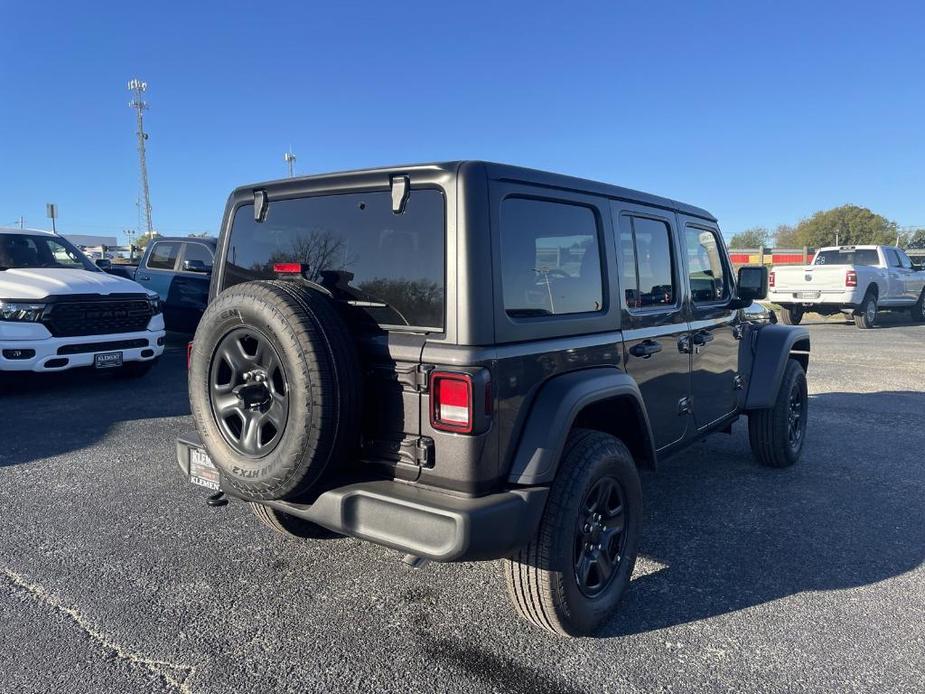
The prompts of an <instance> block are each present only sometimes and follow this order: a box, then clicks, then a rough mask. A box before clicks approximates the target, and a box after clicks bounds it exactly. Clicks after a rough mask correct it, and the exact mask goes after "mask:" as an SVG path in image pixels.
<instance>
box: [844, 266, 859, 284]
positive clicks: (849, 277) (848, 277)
mask: <svg viewBox="0 0 925 694" xmlns="http://www.w3.org/2000/svg"><path fill="white" fill-rule="evenodd" d="M845 286H846V287H857V286H858V273H856V272H855V271H854V270H848V272H846V273H845Z"/></svg>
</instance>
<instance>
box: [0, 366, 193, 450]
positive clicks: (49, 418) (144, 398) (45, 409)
mask: <svg viewBox="0 0 925 694" xmlns="http://www.w3.org/2000/svg"><path fill="white" fill-rule="evenodd" d="M0 408H2V410H3V418H4V429H5V433H4V434H3V439H2V440H3V446H2V448H0V467H5V466H9V465H19V464H22V463H28V462H31V461H34V460H39V459H42V458H48V457H51V456H55V455H61V454H63V453H68V452H70V451H74V450H80V449H82V448H86V447H87V446H91V445H93V444H95V443H97V442H98V441H100V440H101V439H102V438H103V437H104V436H105V435H106V433H107V432H108V431H109V429H110V428H111V427H112V426H113V425H114V424H117V423H119V422H127V421H133V420H146V419H157V418H162V417H180V416H184V415H188V414H189V412H190V410H189V399H188V397H187V393H186V353H185V351H181V350H172V351H167V352H165V353H164V356H163V357H161V360H160V363H158V364H157V366H155V367H154V368H153V369H152V370H151V371H150V372H149V373H148V374H147V375H145V376H143V377H141V378H135V379H122V378H117V377H115V376H114V374H112V373H106V372H102V371H94V370H92V369H74V370H73V371H64V372H61V373H55V374H31V373H30V374H23V375H18V376H16V377H15V378H14V379H12V380H11V381H10V382H9V383H5V384H4V385H3V386H2V390H0Z"/></svg>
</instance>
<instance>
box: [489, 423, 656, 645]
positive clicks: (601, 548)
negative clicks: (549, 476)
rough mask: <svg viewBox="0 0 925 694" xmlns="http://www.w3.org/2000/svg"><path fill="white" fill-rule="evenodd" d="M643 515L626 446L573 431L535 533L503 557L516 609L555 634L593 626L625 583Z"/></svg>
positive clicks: (610, 607)
mask: <svg viewBox="0 0 925 694" xmlns="http://www.w3.org/2000/svg"><path fill="white" fill-rule="evenodd" d="M641 521H642V490H641V487H640V484H639V475H638V473H637V471H636V465H635V463H634V462H633V457H632V455H631V454H630V452H629V450H628V449H627V448H626V446H625V445H624V444H623V443H622V442H621V441H620V440H619V439H616V438H614V437H613V436H610V435H609V434H604V433H602V432H599V431H591V430H587V429H576V430H575V431H573V432H572V433H571V434H570V435H569V438H568V441H567V443H566V445H565V451H564V453H563V456H562V462H561V464H560V466H559V472H558V474H557V476H556V480H555V481H554V482H553V485H552V489H551V490H550V493H549V499H548V501H547V502H546V510H545V512H544V514H543V518H542V520H541V522H540V527H539V530H538V531H537V534H536V536H535V537H534V539H533V540H531V542H530V543H529V544H528V545H527V546H526V547H524V548H523V549H521V550H519V551H518V552H517V553H516V554H515V555H514V556H513V557H512V558H510V559H506V560H504V573H505V577H506V579H507V587H508V593H509V594H510V596H511V600H512V602H513V603H514V607H515V609H516V610H517V612H518V613H519V614H520V615H521V616H522V617H523V618H524V619H526V620H527V621H529V622H531V623H532V624H535V625H537V626H539V627H542V628H543V629H546V630H548V631H551V632H553V633H555V634H560V635H570V636H582V635H588V634H592V633H594V631H595V630H597V629H598V627H600V626H601V624H603V622H605V621H606V620H607V619H609V618H610V617H611V616H612V615H613V614H614V612H615V610H616V608H617V604H618V603H619V601H620V598H621V597H622V595H623V591H624V589H625V588H626V585H627V584H628V583H629V580H630V576H631V575H632V573H633V566H634V565H635V563H636V552H637V549H638V545H639V530H640V525H641Z"/></svg>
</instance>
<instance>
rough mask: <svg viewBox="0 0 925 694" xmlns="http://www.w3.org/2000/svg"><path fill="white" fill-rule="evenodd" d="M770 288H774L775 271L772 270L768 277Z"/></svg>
mask: <svg viewBox="0 0 925 694" xmlns="http://www.w3.org/2000/svg"><path fill="white" fill-rule="evenodd" d="M768 286H769V287H773V286H774V271H773V270H771V272H770V274H769V275H768Z"/></svg>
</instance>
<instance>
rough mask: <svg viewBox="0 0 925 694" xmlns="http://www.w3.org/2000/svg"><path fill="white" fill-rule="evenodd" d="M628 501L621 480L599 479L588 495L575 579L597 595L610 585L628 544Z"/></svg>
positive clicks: (579, 531) (578, 535)
mask: <svg viewBox="0 0 925 694" xmlns="http://www.w3.org/2000/svg"><path fill="white" fill-rule="evenodd" d="M625 514H626V505H625V503H624V499H623V491H622V489H621V487H620V483H619V482H618V481H617V480H616V479H615V478H613V477H610V476H607V477H602V478H601V479H599V480H598V481H597V482H596V483H595V484H594V485H593V486H592V487H591V488H590V489H589V490H588V493H587V494H586V495H585V498H584V501H583V502H582V506H581V512H580V515H579V518H578V525H577V527H576V532H575V552H574V561H575V581H576V582H577V583H578V588H579V590H581V592H582V594H583V595H585V596H586V597H589V598H594V597H597V596H598V595H600V594H601V593H603V592H604V591H605V590H607V588H608V587H610V584H611V582H612V581H613V578H614V576H616V574H617V570H618V569H619V566H620V562H621V561H622V560H623V554H624V552H623V550H624V547H625V545H626V533H625V528H626V516H625Z"/></svg>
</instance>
